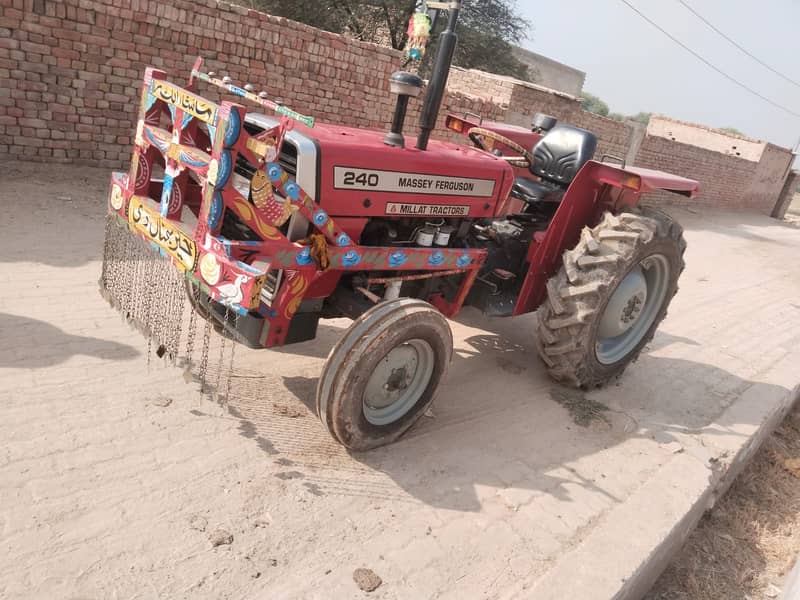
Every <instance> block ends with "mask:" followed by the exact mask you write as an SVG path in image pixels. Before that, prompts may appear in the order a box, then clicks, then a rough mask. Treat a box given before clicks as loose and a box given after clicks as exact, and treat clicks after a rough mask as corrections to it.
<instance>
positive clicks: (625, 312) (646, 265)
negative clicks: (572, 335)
mask: <svg viewBox="0 0 800 600" xmlns="http://www.w3.org/2000/svg"><path fill="white" fill-rule="evenodd" d="M669 281H670V266H669V261H668V260H667V258H666V257H665V256H664V255H663V254H651V255H650V256H648V257H646V258H644V259H642V260H641V261H640V262H639V263H638V264H637V265H636V266H635V267H634V268H633V269H631V271H630V272H629V273H628V274H627V275H626V276H625V278H624V279H623V280H622V281H620V283H619V285H618V286H617V288H616V289H615V290H614V293H613V294H611V298H610V299H609V301H608V304H606V308H605V309H604V310H603V315H602V316H601V317H600V324H599V326H598V328H597V338H596V343H595V354H596V355H597V360H598V361H599V362H600V363H601V364H604V365H611V364H614V363H616V362H619V361H621V360H622V359H624V358H625V357H626V356H628V354H630V353H631V352H632V351H633V349H634V348H636V346H637V345H638V344H639V342H641V341H642V339H643V338H644V336H645V335H646V334H647V332H648V331H649V329H650V327H651V326H652V325H653V322H654V321H655V320H656V317H657V316H658V313H659V311H660V310H661V306H662V305H663V303H664V298H665V297H666V295H667V290H668V288H669Z"/></svg>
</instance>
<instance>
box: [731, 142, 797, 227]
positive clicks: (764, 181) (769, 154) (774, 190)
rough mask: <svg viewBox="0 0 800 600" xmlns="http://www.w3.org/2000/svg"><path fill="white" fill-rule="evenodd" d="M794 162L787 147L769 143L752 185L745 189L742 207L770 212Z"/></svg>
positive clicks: (751, 181)
mask: <svg viewBox="0 0 800 600" xmlns="http://www.w3.org/2000/svg"><path fill="white" fill-rule="evenodd" d="M793 162H794V155H793V154H792V153H791V152H789V151H788V150H787V149H786V148H781V147H780V146H776V145H774V144H767V145H766V147H765V148H764V152H763V153H762V154H761V160H760V161H759V163H758V167H757V168H756V171H755V173H754V174H753V178H752V179H751V180H750V185H749V186H748V187H747V189H746V190H744V195H743V197H742V199H741V205H742V207H743V208H745V207H746V208H751V207H752V208H755V209H756V210H758V211H759V212H763V213H766V214H770V213H771V212H772V210H773V208H775V204H776V200H777V199H778V197H779V196H780V195H781V192H782V191H783V185H784V182H785V180H786V177H787V176H788V174H789V170H790V168H791V165H792V163H793Z"/></svg>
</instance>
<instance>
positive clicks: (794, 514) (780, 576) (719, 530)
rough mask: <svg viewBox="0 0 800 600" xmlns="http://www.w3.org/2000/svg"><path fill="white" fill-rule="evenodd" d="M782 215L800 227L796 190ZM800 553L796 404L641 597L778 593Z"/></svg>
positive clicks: (799, 418) (728, 598) (677, 599)
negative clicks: (789, 204)
mask: <svg viewBox="0 0 800 600" xmlns="http://www.w3.org/2000/svg"><path fill="white" fill-rule="evenodd" d="M786 221H787V222H790V223H792V224H794V225H797V226H798V227H800V194H797V195H796V196H795V199H794V201H793V202H792V204H791V206H790V207H789V210H788V211H787V214H786ZM799 555H800V406H797V407H795V409H794V411H793V412H792V413H791V414H790V415H789V416H788V417H787V418H786V420H785V421H784V422H783V424H782V425H781V426H780V427H779V428H778V429H777V430H776V431H775V433H774V434H773V435H772V436H771V437H770V438H769V440H768V441H767V442H766V443H765V444H764V446H763V447H762V448H761V450H759V452H758V454H757V456H756V457H755V459H754V460H753V462H752V463H751V464H750V465H748V466H747V468H746V469H745V471H744V472H743V473H742V474H741V475H740V476H739V477H738V478H737V480H736V482H735V483H734V484H733V486H731V489H730V490H729V491H728V492H727V493H726V494H725V496H724V497H723V498H722V499H721V500H720V501H719V502H718V504H717V505H716V506H715V507H714V509H713V510H711V511H709V512H708V513H707V514H706V516H705V517H704V518H703V520H702V521H701V522H700V524H699V525H698V527H697V529H696V530H695V531H694V532H693V533H692V535H691V537H690V538H689V540H688V541H687V542H686V546H685V547H684V549H683V550H682V552H681V554H680V555H679V556H677V557H676V558H675V560H674V561H673V562H672V564H671V565H670V567H669V568H668V569H667V570H666V571H665V572H664V574H663V575H662V576H661V578H660V579H659V580H658V582H657V583H656V585H655V586H654V587H653V590H652V591H651V593H650V594H649V595H648V596H647V599H646V600H683V599H685V600H690V599H694V598H703V599H708V600H737V599H743V600H744V599H756V598H776V597H778V595H779V590H780V588H781V587H782V583H783V580H784V578H785V577H786V575H787V574H788V572H789V571H790V570H791V569H792V567H793V565H794V563H795V560H797V559H798V556H799Z"/></svg>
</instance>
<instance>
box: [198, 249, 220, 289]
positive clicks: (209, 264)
mask: <svg viewBox="0 0 800 600" xmlns="http://www.w3.org/2000/svg"><path fill="white" fill-rule="evenodd" d="M221 272H222V269H221V268H220V266H219V262H218V261H217V257H216V256H214V255H213V254H205V255H203V258H201V259H200V275H202V276H203V279H205V281H206V283H208V284H209V285H217V283H219V278H220V275H221Z"/></svg>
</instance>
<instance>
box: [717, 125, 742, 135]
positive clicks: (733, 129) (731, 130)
mask: <svg viewBox="0 0 800 600" xmlns="http://www.w3.org/2000/svg"><path fill="white" fill-rule="evenodd" d="M719 130H720V131H724V132H725V133H731V134H733V135H740V136H742V137H744V134H743V133H742V132H741V131H739V130H738V129H736V127H720V129H719Z"/></svg>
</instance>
